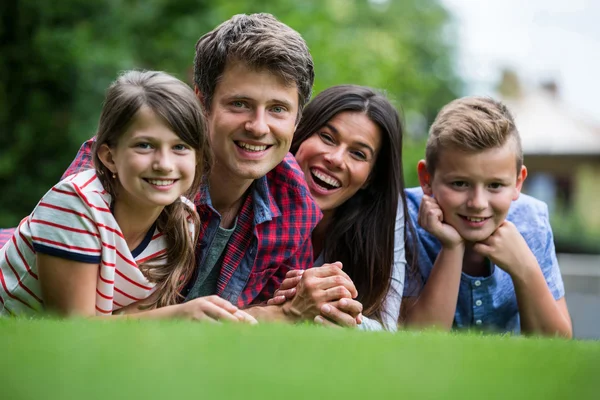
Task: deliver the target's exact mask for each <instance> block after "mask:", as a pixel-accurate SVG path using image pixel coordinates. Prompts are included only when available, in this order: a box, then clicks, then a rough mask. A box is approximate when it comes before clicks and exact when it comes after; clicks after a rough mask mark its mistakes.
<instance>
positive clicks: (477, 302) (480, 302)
mask: <svg viewBox="0 0 600 400" xmlns="http://www.w3.org/2000/svg"><path fill="white" fill-rule="evenodd" d="M482 304H483V302H482V301H481V300H477V301H476V302H475V305H476V306H477V307H479V306H480V305H482Z"/></svg>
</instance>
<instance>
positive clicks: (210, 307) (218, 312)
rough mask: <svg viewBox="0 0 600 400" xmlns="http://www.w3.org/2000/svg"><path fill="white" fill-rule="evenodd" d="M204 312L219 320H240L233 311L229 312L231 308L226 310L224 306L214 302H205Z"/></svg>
mask: <svg viewBox="0 0 600 400" xmlns="http://www.w3.org/2000/svg"><path fill="white" fill-rule="evenodd" d="M237 311H238V310H237V309H236V310H235V311H234V313H235V312H237ZM204 314H206V315H207V316H208V317H210V318H212V319H214V320H217V321H231V322H238V321H239V320H238V318H237V317H236V316H235V315H234V314H233V313H232V312H229V310H226V309H224V308H222V307H219V306H218V305H217V304H214V303H210V302H207V303H206V304H205V307H204Z"/></svg>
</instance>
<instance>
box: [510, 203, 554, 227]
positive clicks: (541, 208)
mask: <svg viewBox="0 0 600 400" xmlns="http://www.w3.org/2000/svg"><path fill="white" fill-rule="evenodd" d="M506 219H507V220H508V221H510V222H512V223H513V224H515V226H516V227H517V229H518V230H519V232H521V234H523V235H525V234H526V233H531V234H539V233H543V232H544V231H547V230H548V229H549V227H550V224H549V215H548V206H547V205H546V203H544V202H543V201H541V200H538V199H536V198H534V197H531V196H528V195H526V194H521V195H520V196H519V198H518V199H517V200H515V201H513V202H512V204H511V206H510V209H509V211H508V215H507V217H506Z"/></svg>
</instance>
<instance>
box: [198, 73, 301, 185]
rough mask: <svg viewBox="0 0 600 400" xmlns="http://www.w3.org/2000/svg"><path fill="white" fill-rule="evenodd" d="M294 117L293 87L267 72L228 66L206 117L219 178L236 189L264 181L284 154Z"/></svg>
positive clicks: (296, 104)
mask: <svg viewBox="0 0 600 400" xmlns="http://www.w3.org/2000/svg"><path fill="white" fill-rule="evenodd" d="M297 114H298V90H297V88H296V85H295V84H294V85H292V86H290V85H286V84H285V82H283V81H282V80H281V79H280V78H279V77H278V76H276V75H274V74H273V73H271V72H269V71H268V70H266V69H262V70H255V69H251V68H248V67H247V66H246V65H244V64H243V63H240V62H234V63H228V64H227V66H226V67H225V71H224V72H223V75H222V76H221V79H220V80H219V82H218V83H217V86H216V88H215V93H214V95H213V98H212V103H211V107H210V113H209V115H208V133H209V138H210V145H211V148H212V151H213V153H214V155H215V161H216V168H215V170H217V171H218V172H219V176H221V174H223V175H222V176H223V177H227V179H229V183H234V182H238V183H240V184H244V183H245V182H246V181H252V180H255V179H258V178H261V177H263V176H265V175H266V174H267V173H268V172H269V171H271V170H272V169H273V168H275V166H276V165H277V164H279V163H280V162H281V161H282V160H283V158H284V157H285V155H286V154H287V152H288V151H289V149H290V145H291V142H292V137H293V136H294V131H295V129H296V115H297ZM213 171H214V170H213Z"/></svg>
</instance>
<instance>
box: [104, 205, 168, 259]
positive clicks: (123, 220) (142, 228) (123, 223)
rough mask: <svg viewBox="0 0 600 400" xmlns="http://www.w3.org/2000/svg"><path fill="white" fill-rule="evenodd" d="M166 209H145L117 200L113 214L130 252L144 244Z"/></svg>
mask: <svg viewBox="0 0 600 400" xmlns="http://www.w3.org/2000/svg"><path fill="white" fill-rule="evenodd" d="M163 209H164V207H156V208H143V207H139V206H132V205H130V204H127V203H126V202H124V201H117V200H115V203H114V211H113V214H114V216H115V220H116V221H117V223H118V224H119V228H121V232H122V233H123V236H124V237H125V241H126V242H127V246H128V247H129V250H133V249H135V248H136V247H137V246H139V244H140V243H142V240H144V237H145V236H146V234H147V233H148V230H149V229H150V227H151V226H152V224H154V222H156V219H157V218H158V216H159V215H160V213H161V212H162V210H163Z"/></svg>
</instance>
